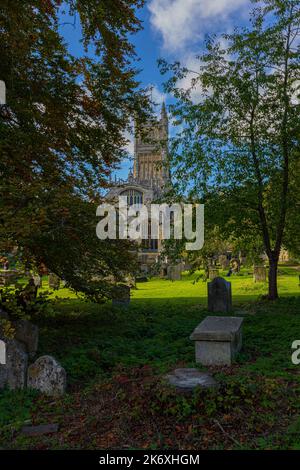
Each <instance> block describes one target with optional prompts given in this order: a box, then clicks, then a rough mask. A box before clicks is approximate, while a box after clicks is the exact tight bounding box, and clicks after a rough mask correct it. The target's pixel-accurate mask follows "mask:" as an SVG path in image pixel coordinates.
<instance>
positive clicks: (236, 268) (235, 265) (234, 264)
mask: <svg viewBox="0 0 300 470" xmlns="http://www.w3.org/2000/svg"><path fill="white" fill-rule="evenodd" d="M230 265H231V268H232V272H233V273H235V274H237V273H239V272H240V270H241V263H240V260H239V259H237V258H233V259H232V260H231V261H230Z"/></svg>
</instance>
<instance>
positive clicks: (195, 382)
mask: <svg viewBox="0 0 300 470" xmlns="http://www.w3.org/2000/svg"><path fill="white" fill-rule="evenodd" d="M165 378H166V380H167V381H168V383H169V384H170V385H172V386H174V387H176V389H177V390H178V391H179V392H191V391H193V390H194V389H195V388H196V387H200V388H214V387H217V386H218V383H217V382H216V380H215V379H214V378H213V377H212V376H211V375H210V374H207V373H205V372H200V371H199V370H198V369H175V370H174V372H172V373H171V374H168V375H166V377H165Z"/></svg>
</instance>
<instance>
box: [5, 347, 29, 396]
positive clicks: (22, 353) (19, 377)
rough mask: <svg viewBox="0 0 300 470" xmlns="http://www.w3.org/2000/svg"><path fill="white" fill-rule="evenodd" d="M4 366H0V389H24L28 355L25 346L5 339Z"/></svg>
mask: <svg viewBox="0 0 300 470" xmlns="http://www.w3.org/2000/svg"><path fill="white" fill-rule="evenodd" d="M5 346H6V348H5V349H6V358H5V364H0V389H1V388H4V387H6V386H7V387H8V388H9V389H11V390H15V389H22V388H24V387H26V377H27V365H28V355H27V352H26V350H25V346H24V345H23V344H22V343H19V342H18V341H16V340H14V339H5Z"/></svg>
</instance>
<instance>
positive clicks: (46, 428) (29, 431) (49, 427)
mask: <svg viewBox="0 0 300 470" xmlns="http://www.w3.org/2000/svg"><path fill="white" fill-rule="evenodd" d="M56 432H58V424H40V425H39V426H23V427H22V429H21V433H22V434H23V435H24V436H28V437H33V436H42V435H44V434H54V433H56Z"/></svg>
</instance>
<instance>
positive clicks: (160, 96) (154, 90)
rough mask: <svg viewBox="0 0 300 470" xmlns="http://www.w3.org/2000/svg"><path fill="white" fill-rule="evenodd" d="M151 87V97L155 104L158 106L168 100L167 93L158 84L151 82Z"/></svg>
mask: <svg viewBox="0 0 300 470" xmlns="http://www.w3.org/2000/svg"><path fill="white" fill-rule="evenodd" d="M149 89H150V90H151V93H150V94H151V98H152V101H153V102H154V104H156V105H157V106H160V107H161V105H162V104H163V103H165V102H166V100H167V95H166V94H165V93H163V92H162V91H160V89H159V88H158V86H157V85H153V84H151V83H150V84H149Z"/></svg>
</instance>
